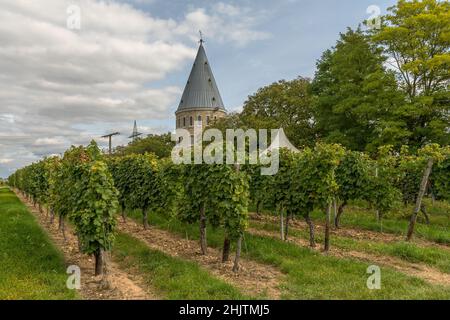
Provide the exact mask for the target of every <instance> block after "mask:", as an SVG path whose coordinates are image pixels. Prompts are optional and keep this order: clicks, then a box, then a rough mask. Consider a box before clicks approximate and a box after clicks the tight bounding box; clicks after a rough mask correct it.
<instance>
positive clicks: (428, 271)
mask: <svg viewBox="0 0 450 320" xmlns="http://www.w3.org/2000/svg"><path fill="white" fill-rule="evenodd" d="M249 232H250V233H251V234H253V235H259V236H265V237H271V238H273V239H278V238H279V232H275V231H268V230H264V229H260V228H252V229H250V230H249ZM305 238H306V237H298V236H297V235H296V234H295V235H293V234H292V232H291V235H290V237H289V238H288V240H287V241H288V242H290V243H294V244H296V245H298V246H301V247H308V246H309V240H306V239H305ZM322 247H323V246H322V244H321V243H318V244H317V246H316V248H315V250H316V251H321V250H322ZM354 248H356V250H352V249H349V248H347V249H342V247H340V246H335V245H334V244H332V246H331V249H330V251H329V253H328V254H330V255H332V256H335V257H339V258H352V259H357V260H361V261H366V262H370V263H371V264H376V265H383V266H387V267H390V268H393V269H396V270H398V271H400V272H402V273H404V274H407V275H410V276H414V277H418V278H421V279H424V280H426V281H428V282H430V283H433V284H436V285H445V286H449V287H450V274H448V273H443V272H441V271H439V270H436V269H434V268H431V267H429V266H427V265H425V264H423V263H411V262H407V261H405V260H402V259H399V258H395V257H392V256H389V255H383V254H381V253H380V254H372V253H368V252H366V251H364V248H360V249H359V250H358V246H357V245H356V246H354ZM447 263H450V261H447Z"/></svg>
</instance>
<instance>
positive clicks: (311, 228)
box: [305, 213, 316, 248]
mask: <svg viewBox="0 0 450 320" xmlns="http://www.w3.org/2000/svg"><path fill="white" fill-rule="evenodd" d="M305 221H306V223H307V224H308V227H309V246H310V247H311V248H314V247H315V246H316V240H315V239H314V223H313V222H312V220H311V217H310V216H309V213H307V214H306V216H305Z"/></svg>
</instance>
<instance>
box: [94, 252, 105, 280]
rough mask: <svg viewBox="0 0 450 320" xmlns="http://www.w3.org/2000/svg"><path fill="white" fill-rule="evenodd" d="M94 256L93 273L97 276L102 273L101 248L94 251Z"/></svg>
mask: <svg viewBox="0 0 450 320" xmlns="http://www.w3.org/2000/svg"><path fill="white" fill-rule="evenodd" d="M94 257H95V275H96V276H99V275H102V274H103V271H104V270H103V269H104V268H103V250H102V249H98V250H97V251H96V252H95V253H94Z"/></svg>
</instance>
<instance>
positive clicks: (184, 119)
mask: <svg viewBox="0 0 450 320" xmlns="http://www.w3.org/2000/svg"><path fill="white" fill-rule="evenodd" d="M183 127H186V117H184V118H183Z"/></svg>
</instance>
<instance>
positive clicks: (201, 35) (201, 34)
mask: <svg viewBox="0 0 450 320" xmlns="http://www.w3.org/2000/svg"><path fill="white" fill-rule="evenodd" d="M198 33H199V34H200V41H199V43H200V44H202V43H204V42H205V40H203V32H202V30H199V31H198Z"/></svg>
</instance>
